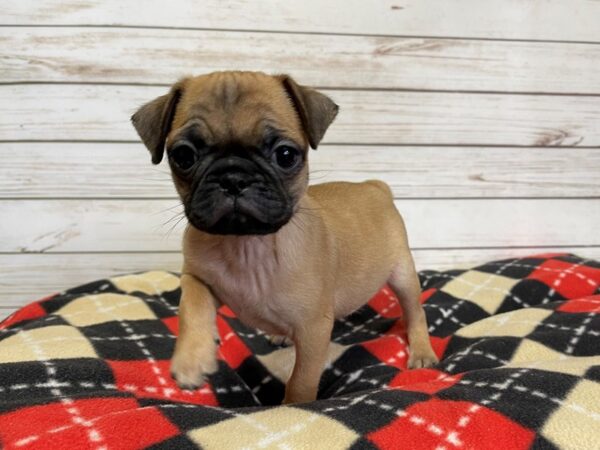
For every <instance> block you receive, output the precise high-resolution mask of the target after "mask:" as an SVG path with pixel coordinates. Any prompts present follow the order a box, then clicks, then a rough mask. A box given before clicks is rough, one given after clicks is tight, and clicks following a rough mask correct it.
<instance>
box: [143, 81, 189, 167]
mask: <svg viewBox="0 0 600 450" xmlns="http://www.w3.org/2000/svg"><path fill="white" fill-rule="evenodd" d="M184 81H185V80H182V81H179V82H177V83H176V84H174V85H173V87H172V88H171V90H170V91H169V93H168V94H165V95H161V96H160V97H158V98H155V99H154V100H152V101H151V102H148V103H146V104H145V105H143V106H142V107H141V108H140V109H138V110H137V111H136V113H135V114H134V115H133V116H131V122H132V123H133V126H134V127H135V130H136V131H137V133H138V134H139V135H140V138H142V142H143V143H144V145H145V146H146V147H147V148H148V150H149V151H150V154H151V155H152V163H153V164H158V163H159V162H160V161H161V160H162V157H163V153H164V151H165V141H166V139H167V135H168V134H169V131H170V130H171V123H172V122H173V116H174V115H175V109H176V108H177V103H178V102H179V99H180V98H181V93H182V90H183V84H184Z"/></svg>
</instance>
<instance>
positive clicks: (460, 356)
mask: <svg viewBox="0 0 600 450" xmlns="http://www.w3.org/2000/svg"><path fill="white" fill-rule="evenodd" d="M471 355H477V356H483V357H484V358H487V359H491V360H492V361H496V362H499V363H500V364H502V365H506V364H508V363H509V361H506V360H505V359H502V358H498V357H497V356H496V355H494V354H492V353H487V352H484V351H481V350H473V351H472V352H470V351H469V348H467V349H466V350H463V351H461V352H459V353H455V354H454V355H452V356H450V357H449V358H446V361H452V362H451V363H450V364H448V365H446V367H445V370H447V371H451V370H453V369H454V368H455V367H456V363H457V362H458V361H460V360H462V359H464V358H465V357H466V356H471ZM455 357H456V358H455Z"/></svg>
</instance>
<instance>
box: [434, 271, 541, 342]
mask: <svg viewBox="0 0 600 450" xmlns="http://www.w3.org/2000/svg"><path fill="white" fill-rule="evenodd" d="M513 262H514V261H509V262H508V263H505V264H504V265H502V266H501V267H500V268H499V269H498V270H497V271H496V272H494V273H493V274H491V273H490V274H487V275H488V278H487V279H486V280H485V281H484V282H482V283H471V282H470V281H467V280H465V279H464V278H462V277H461V275H465V274H467V273H468V271H467V272H464V273H462V274H460V275H458V276H446V278H451V279H452V280H453V281H454V280H456V281H458V282H461V283H464V284H467V285H468V286H471V287H472V289H471V291H470V292H469V293H468V294H467V295H465V296H464V298H461V299H460V300H459V301H458V302H456V303H455V304H453V305H452V306H451V307H450V310H449V311H450V312H449V314H447V315H446V314H443V315H442V317H439V318H438V319H437V320H436V321H435V322H434V323H433V324H431V325H430V326H429V332H430V333H431V332H433V331H434V330H435V329H436V328H437V327H439V326H440V325H441V324H442V323H443V322H444V319H445V318H446V317H451V316H452V313H454V312H456V311H457V310H458V309H459V308H460V307H461V306H462V305H463V304H464V303H465V302H467V301H471V300H469V299H471V298H472V297H473V295H474V294H475V293H476V292H478V291H480V290H481V289H483V288H486V289H487V290H493V291H498V292H501V293H503V294H504V296H505V297H510V298H513V299H514V300H515V301H516V302H517V303H519V304H522V305H523V306H524V307H529V306H530V305H529V304H527V303H526V302H524V301H523V300H521V299H520V298H519V297H517V296H516V295H514V294H512V293H511V292H510V291H507V290H506V289H500V288H497V287H487V286H488V285H489V284H490V283H491V282H492V281H493V280H494V279H495V278H494V276H500V275H502V272H504V270H506V269H507V268H508V267H510V266H511V265H512V263H513ZM478 273H481V274H485V272H478ZM444 275H445V274H440V276H444Z"/></svg>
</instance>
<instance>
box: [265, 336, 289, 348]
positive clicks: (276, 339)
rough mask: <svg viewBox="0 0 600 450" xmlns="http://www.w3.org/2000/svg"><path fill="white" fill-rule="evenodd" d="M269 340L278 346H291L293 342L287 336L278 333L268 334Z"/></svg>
mask: <svg viewBox="0 0 600 450" xmlns="http://www.w3.org/2000/svg"><path fill="white" fill-rule="evenodd" d="M268 338H269V342H270V343H271V344H272V345H277V346H278V347H282V346H283V347H289V346H290V345H292V344H293V342H292V340H291V339H290V338H289V337H287V336H280V335H277V334H270V335H268Z"/></svg>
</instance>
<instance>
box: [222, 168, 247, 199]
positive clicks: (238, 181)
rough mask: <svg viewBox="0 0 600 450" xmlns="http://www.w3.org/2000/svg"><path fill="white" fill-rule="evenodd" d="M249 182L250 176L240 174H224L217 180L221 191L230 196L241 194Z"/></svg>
mask: <svg viewBox="0 0 600 450" xmlns="http://www.w3.org/2000/svg"><path fill="white" fill-rule="evenodd" d="M251 182H252V178H251V176H250V175H248V174H245V173H242V172H233V173H226V174H224V175H222V176H221V178H219V184H220V185H221V189H223V190H224V191H225V192H227V193H228V194H231V195H239V194H241V193H242V191H243V190H244V189H246V188H247V187H248V186H249V185H250V183H251Z"/></svg>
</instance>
